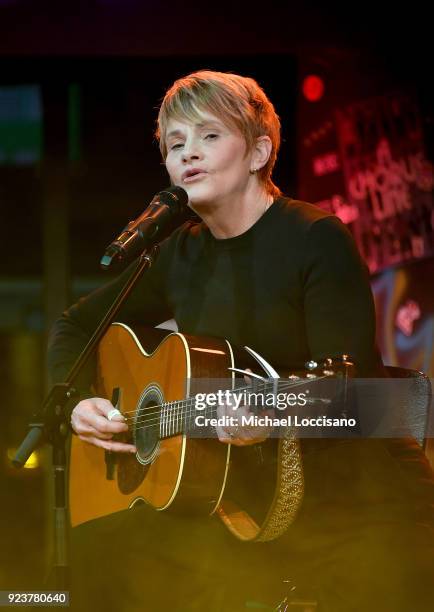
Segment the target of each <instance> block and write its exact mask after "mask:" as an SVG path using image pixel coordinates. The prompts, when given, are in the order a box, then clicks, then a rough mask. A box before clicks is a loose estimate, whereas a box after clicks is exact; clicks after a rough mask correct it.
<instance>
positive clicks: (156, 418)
mask: <svg viewBox="0 0 434 612" xmlns="http://www.w3.org/2000/svg"><path fill="white" fill-rule="evenodd" d="M163 402H164V397H163V393H162V391H161V389H160V388H159V387H157V385H155V384H153V385H151V386H149V387H147V388H146V389H145V390H144V391H143V393H142V395H141V396H140V399H139V402H138V404H137V410H136V418H135V423H134V443H135V445H136V448H137V459H138V461H140V463H142V464H143V465H147V464H148V463H151V462H152V461H153V460H154V458H155V456H156V454H157V451H158V446H159V433H160V408H159V406H160V405H161V404H162V403H163Z"/></svg>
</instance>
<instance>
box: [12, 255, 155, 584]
mask: <svg viewBox="0 0 434 612" xmlns="http://www.w3.org/2000/svg"><path fill="white" fill-rule="evenodd" d="M157 255H158V245H155V246H153V247H152V248H151V249H150V250H149V251H148V250H145V251H143V253H142V254H141V255H140V257H139V260H138V264H137V267H136V268H135V269H134V271H133V273H132V274H131V276H130V277H129V278H128V280H127V282H126V283H125V285H124V286H123V288H122V289H121V291H120V293H119V295H118V296H117V297H116V299H115V300H114V302H113V304H112V305H111V306H110V308H109V310H108V311H107V313H106V314H105V316H104V317H103V319H102V320H101V322H100V324H99V325H98V327H97V328H96V330H95V332H94V333H93V335H92V337H91V339H90V340H89V342H88V343H87V345H86V346H85V348H84V349H83V351H82V353H81V354H80V355H79V357H78V359H77V360H76V362H75V363H74V365H73V366H72V368H71V370H70V372H69V373H68V376H67V377H66V380H65V381H64V382H62V383H57V384H55V385H53V387H52V388H51V390H50V392H49V394H48V396H47V397H46V399H45V400H44V402H43V404H42V407H41V409H40V411H39V412H38V413H36V414H35V415H34V416H33V419H32V422H31V423H29V427H30V431H29V432H28V434H27V436H26V437H25V438H24V440H23V442H22V443H21V445H20V447H19V448H18V450H17V452H16V454H15V457H14V458H13V459H12V463H13V465H14V466H15V467H17V468H21V467H23V466H24V464H25V463H26V461H27V459H28V458H29V457H30V455H31V454H32V452H33V451H34V450H35V449H36V448H37V447H38V446H40V445H42V444H43V443H45V442H48V443H50V444H51V445H52V447H53V448H52V457H53V476H54V563H53V570H54V585H55V589H56V590H58V591H67V590H68V589H69V582H70V576H69V545H68V541H69V540H68V522H69V516H68V502H67V495H66V438H67V435H68V433H69V423H68V422H67V417H66V415H67V410H66V408H67V406H68V404H69V405H70V404H71V403H72V402H73V401H74V400H75V401H76V400H77V398H78V395H79V393H78V391H77V389H76V388H75V386H74V385H75V382H76V380H77V377H78V375H79V374H80V372H81V371H82V369H83V367H84V366H85V365H86V364H87V363H88V361H89V359H90V357H91V356H92V355H93V354H94V353H95V350H96V348H97V346H98V343H99V341H100V340H101V338H102V337H103V335H104V334H105V332H106V331H107V329H108V327H109V325H110V324H111V323H112V321H113V319H114V317H115V316H116V314H117V313H118V312H119V309H120V308H121V306H122V304H123V303H124V301H125V300H126V299H127V297H128V296H129V294H130V293H131V291H132V290H133V288H134V287H135V285H136V284H137V282H138V280H139V279H140V278H141V276H142V275H143V273H144V272H145V270H147V269H148V268H150V267H151V265H152V264H153V262H154V260H155V258H156V257H157Z"/></svg>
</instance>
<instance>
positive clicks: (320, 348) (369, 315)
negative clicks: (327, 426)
mask: <svg viewBox="0 0 434 612" xmlns="http://www.w3.org/2000/svg"><path fill="white" fill-rule="evenodd" d="M157 136H158V138H159V141H160V148H161V152H162V155H163V158H164V160H165V163H166V168H167V170H168V173H169V176H170V179H171V181H172V183H174V184H175V185H179V186H181V187H183V188H184V189H185V190H186V191H187V193H188V197H189V205H190V206H191V207H192V208H193V209H194V210H195V212H196V213H197V214H198V215H199V216H200V217H201V219H202V222H201V223H187V224H185V225H184V226H182V227H181V228H180V229H178V230H177V231H175V232H174V233H173V234H172V235H171V236H170V237H169V238H168V239H167V240H165V241H164V243H163V244H162V245H161V251H160V255H159V257H158V259H157V261H156V263H155V264H154V266H153V267H152V268H151V270H149V271H148V272H147V273H146V275H145V277H144V279H143V282H142V283H140V284H139V286H138V287H137V288H136V290H135V292H134V293H133V295H132V296H131V298H130V299H129V301H128V303H127V304H126V305H125V307H124V309H123V311H122V316H121V317H120V318H121V320H123V321H125V322H126V323H130V324H132V323H134V322H137V321H139V322H141V323H146V324H148V325H156V324H158V323H161V322H162V321H165V320H167V319H170V318H174V319H175V320H176V321H177V323H178V326H179V329H180V331H182V332H185V333H189V334H193V335H201V336H204V335H205V336H219V337H225V338H227V339H228V340H229V341H231V343H232V344H234V345H236V346H239V347H242V346H245V345H248V346H251V347H252V348H254V349H255V350H256V351H257V352H259V353H260V354H261V355H263V356H264V357H265V358H266V359H267V361H269V362H270V363H272V364H273V365H274V366H275V367H277V368H278V367H285V368H297V369H299V368H300V366H301V365H302V364H303V363H304V362H305V361H307V360H308V359H309V358H314V359H322V358H324V357H327V356H339V355H342V354H343V353H347V354H349V355H351V357H352V358H353V360H354V361H355V363H356V366H357V368H358V372H359V374H360V375H362V376H369V375H378V374H379V373H380V372H381V368H382V365H381V360H380V358H379V356H378V352H377V350H376V348H375V344H374V336H375V317H374V306H373V300H372V295H371V292H370V286H369V279H368V274H367V271H366V268H365V266H364V264H363V263H362V262H361V260H360V257H359V254H358V252H357V249H356V247H355V245H354V242H353V240H352V238H351V236H350V234H349V233H348V231H347V230H346V228H345V227H344V226H343V224H342V223H341V222H340V221H339V220H338V219H337V218H336V217H334V216H332V215H329V214H327V213H325V212H323V211H321V210H319V209H318V208H316V207H314V206H311V205H309V204H305V203H302V202H298V201H295V200H291V199H288V198H283V197H281V195H280V191H279V189H278V188H277V187H276V186H275V185H274V184H273V182H272V180H271V173H272V170H273V166H274V163H275V160H276V156H277V152H278V149H279V142H280V125H279V119H278V117H277V115H276V113H275V111H274V108H273V106H272V104H271V102H270V101H269V100H268V98H267V97H266V95H265V93H264V92H263V91H262V89H261V88H260V87H259V86H258V84H257V83H256V82H255V81H254V80H252V79H249V78H245V77H241V76H238V75H233V74H224V73H218V72H210V71H201V72H198V73H194V74H192V75H189V76H187V77H185V78H183V79H180V80H178V81H176V82H175V84H174V85H173V86H172V88H171V89H169V91H168V92H167V93H166V96H165V98H164V100H163V103H162V105H161V108H160V113H159V117H158V131H157ZM126 274H128V272H126ZM123 282H124V275H121V276H120V277H119V278H118V279H116V280H115V281H114V282H112V283H111V284H109V285H107V286H106V287H104V288H103V289H101V290H99V291H97V292H95V293H94V294H92V295H90V296H88V297H87V298H86V299H85V300H82V301H81V302H80V303H79V304H77V305H74V306H72V307H71V308H70V309H69V310H68V311H67V312H66V313H64V315H63V317H62V318H61V319H60V320H59V321H58V322H57V324H56V326H55V328H54V330H53V333H52V339H51V343H50V364H51V372H52V375H53V378H54V380H62V379H63V378H64V377H65V374H66V371H67V370H68V368H69V367H70V365H71V364H72V362H73V361H74V359H75V358H76V356H77V355H78V353H79V351H80V350H81V348H82V347H83V345H84V343H85V342H86V341H87V339H88V338H89V336H90V334H91V333H92V331H93V329H94V328H95V327H96V324H97V323H98V321H99V320H100V318H101V316H102V314H103V312H104V311H105V310H106V309H107V307H108V306H109V304H110V303H111V302H112V300H113V299H114V296H115V295H116V294H117V292H118V291H119V289H120V287H121V286H122V284H123ZM90 376H91V375H90ZM85 387H86V382H85V381H84V382H83V388H85ZM112 410H113V406H112V405H111V404H110V403H109V402H108V401H107V400H105V399H102V398H88V399H83V400H82V401H81V402H79V403H78V404H77V406H76V407H75V408H74V410H73V412H72V417H71V423H72V427H73V429H74V431H75V432H76V433H77V434H78V435H79V436H80V438H81V439H82V440H85V441H86V442H89V443H91V444H94V445H96V446H100V447H102V448H105V449H108V450H114V451H120V452H123V451H124V452H134V451H135V448H134V446H132V445H129V444H124V443H121V442H118V441H114V440H112V437H113V435H114V434H115V433H118V432H121V431H125V430H126V425H125V424H124V423H123V420H122V417H120V416H118V417H117V418H116V417H114V418H112V419H111V420H109V419H108V418H107V417H108V415H109V413H110V411H112ZM245 411H246V412H247V411H248V409H247V408H246V409H245ZM218 435H219V437H220V439H221V441H222V442H224V443H228V442H231V443H232V444H237V445H243V444H252V443H255V442H257V441H259V440H260V439H263V438H264V437H265V436H266V435H267V431H266V430H262V431H258V430H254V431H253V430H252V429H250V428H248V427H243V428H231V427H230V426H228V427H224V428H221V429H220V430H219V431H218ZM304 450H305V452H304V457H303V460H304V470H305V481H306V493H305V499H304V502H303V506H302V509H301V511H300V513H299V516H298V517H297V519H296V521H295V522H294V524H293V525H292V526H291V528H290V529H289V531H288V532H287V533H286V534H285V536H283V537H282V538H280V539H279V540H276V541H275V542H271V543H267V544H261V545H259V544H257V545H254V544H252V545H248V544H243V543H240V542H237V541H235V540H234V539H233V538H232V536H230V535H228V534H227V533H226V532H225V531H224V528H223V527H222V525H220V523H218V521H217V520H213V519H207V520H203V521H200V520H197V519H194V520H192V519H188V518H182V519H181V518H176V517H175V518H173V517H171V516H170V515H168V514H164V513H161V514H160V513H155V512H152V511H150V510H147V509H140V510H138V511H137V512H133V513H128V514H127V515H124V514H121V515H118V516H116V517H113V518H112V519H110V520H106V521H100V522H99V525H94V526H92V525H85V526H83V527H82V528H80V529H78V530H77V535H76V540H77V541H79V540H80V537H81V538H83V539H84V538H86V537H87V535H88V533H89V534H90V537H92V538H93V542H98V544H99V550H98V556H97V555H96V554H93V555H91V554H90V553H89V555H88V558H87V560H86V561H85V562H84V561H83V559H84V558H85V552H84V547H83V546H82V545H81V544H76V555H79V561H78V563H77V565H79V564H81V566H82V567H84V568H85V570H86V574H87V575H89V568H92V567H95V568H98V571H99V573H101V568H102V567H103V566H102V565H101V564H102V563H107V559H110V556H109V551H110V550H116V551H118V550H119V549H120V547H119V543H120V542H121V541H122V542H124V546H123V548H124V551H123V554H122V558H121V560H120V561H119V565H118V566H116V564H115V568H113V567H112V566H110V562H109V565H108V566H107V567H106V572H107V573H110V569H111V570H112V573H111V575H109V580H108V581H107V580H106V581H105V582H104V581H102V582H101V583H100V584H99V585H98V586H95V584H94V580H95V578H94V576H93V578H92V581H90V583H89V581H86V577H85V575H83V576H80V577H79V578H78V579H77V580H76V590H77V591H82V592H83V591H85V594H84V595H83V601H85V600H87V601H88V602H89V601H90V600H91V595H90V591H91V590H92V589H94V590H95V597H96V598H97V599H96V600H99V601H101V597H102V593H103V592H104V590H107V589H108V584H110V580H111V581H112V583H113V585H114V586H115V587H116V590H117V591H118V592H120V593H121V596H120V597H119V601H117V603H116V604H115V606H114V608H115V609H122V606H123V609H125V610H135V609H149V610H160V609H161V610H166V609H174V610H183V611H184V610H194V609H208V610H213V609H216V610H217V609H221V610H225V611H226V610H241V609H244V603H243V602H245V601H246V600H247V599H249V598H250V599H251V598H252V597H254V594H255V589H256V587H257V585H258V584H259V583H261V584H262V586H261V589H260V590H261V597H262V598H263V600H264V601H265V600H266V599H267V598H268V603H270V604H273V603H274V604H276V603H277V601H278V600H279V597H281V595H282V588H281V587H282V581H283V580H290V581H292V582H293V583H294V584H296V585H297V592H299V591H303V589H307V590H308V591H309V593H310V594H312V592H313V591H315V593H316V595H315V597H317V599H318V601H319V602H320V605H321V606H322V608H320V609H323V610H331V611H333V612H336V611H338V610H366V609H367V608H368V607H369V608H370V609H381V610H408V609H412V610H416V609H424V608H422V607H420V608H418V607H417V605H419V604H420V606H422V605H425V602H427V601H429V600H428V599H427V598H426V597H425V596H424V599H422V598H421V599H420V601H419V603H418V602H417V600H416V599H415V597H416V595H418V596H420V588H419V586H418V585H424V588H426V584H425V583H424V582H421V580H422V579H423V577H424V576H425V575H426V577H427V578H428V573H429V572H428V568H429V562H431V563H432V560H433V556H432V555H433V545H432V531H430V527H429V526H428V522H429V520H431V519H432V516H431V515H430V514H429V513H428V511H427V512H426V514H425V516H424V521H423V522H422V523H420V522H419V525H416V514H417V512H418V511H419V510H420V507H419V506H418V508H415V507H413V505H412V500H413V498H414V482H415V478H416V476H412V477H411V478H407V477H406V476H405V474H404V472H403V471H402V470H401V469H400V468H399V464H398V460H397V459H396V458H395V457H394V456H392V454H391V453H390V452H389V450H388V447H387V445H386V444H383V443H382V442H381V441H377V440H371V441H365V442H361V441H356V440H353V441H351V440H348V441H342V443H338V444H334V445H326V447H325V448H324V447H323V448H320V447H319V445H310V446H309V447H307V446H306V448H305V449H304ZM414 452H416V451H414ZM421 461H422V460H421ZM423 470H425V472H423ZM420 471H421V473H422V472H423V475H424V476H425V478H429V477H430V476H429V473H428V471H427V469H426V464H423V463H420ZM412 487H413V489H412ZM429 496H431V500H433V498H434V495H433V487H432V482H431V483H430V484H429V486H428V485H427V486H426V487H425V489H423V491H422V493H421V495H420V496H419V501H420V499H422V498H423V504H424V508H428V498H429ZM418 516H420V512H419V515H418ZM133 533H134V534H135V535H134V537H132V535H131V534H133ZM137 533H139V534H140V535H137ZM398 534H399V535H400V538H401V539H400V544H399V546H397V545H395V548H394V546H393V545H392V544H391V543H392V542H394V541H395V542H396V541H397V540H396V538H397V535H398ZM126 540H128V543H126ZM413 540H414V541H417V542H418V554H417V557H416V555H412V553H411V546H410V544H411V542H412V541H413ZM162 541H164V543H165V546H164V547H162V545H161V544H162ZM187 541H188V544H186V542H187ZM402 542H405V548H404V552H402V549H401V543H402ZM422 542H423V544H422ZM409 547H410V550H409ZM144 550H146V551H147V555H144V552H143V551H144ZM415 550H416V549H415ZM416 558H417V560H418V561H417V563H415V559H416ZM104 560H105V561H104ZM229 564H230V565H229ZM104 567H105V566H104ZM77 571H78V570H76V572H77ZM192 572H194V580H193V579H192ZM103 573H104V572H103ZM169 575H170V585H171V587H170V589H168V588H167V582H166V581H167V579H168V576H169ZM143 576H148V578H147V579H143ZM421 577H422V578H421ZM384 580H386V581H387V584H385V583H384ZM195 591H196V593H195ZM192 593H195V594H192ZM198 593H199V599H198V595H197V594H198ZM73 597H74V591H73ZM201 597H204V599H200V598H201ZM219 598H220V600H219ZM219 601H220V603H219ZM109 602H110V603H112V602H113V593H112V592H111V591H110V597H109V599H108V601H107V602H106V603H105V605H109ZM146 602H148V604H147V605H148V607H146ZM379 602H381V607H380V605H379ZM410 604H411V607H408V606H409V605H410ZM195 606H196V607H195ZM219 606H220V607H219ZM400 606H401V607H400ZM105 609H107V608H105Z"/></svg>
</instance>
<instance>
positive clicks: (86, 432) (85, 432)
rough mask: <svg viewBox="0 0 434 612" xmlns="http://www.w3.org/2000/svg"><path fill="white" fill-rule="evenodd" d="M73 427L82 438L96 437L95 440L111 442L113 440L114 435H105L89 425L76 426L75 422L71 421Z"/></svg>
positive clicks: (80, 424)
mask: <svg viewBox="0 0 434 612" xmlns="http://www.w3.org/2000/svg"><path fill="white" fill-rule="evenodd" d="M71 425H72V428H73V429H74V431H75V432H76V433H77V434H79V435H81V436H88V437H91V436H94V437H95V438H101V439H102V440H111V438H112V437H113V434H112V433H103V432H101V431H98V430H97V429H95V428H94V427H91V426H90V425H87V424H83V423H79V424H76V423H74V421H72V420H71Z"/></svg>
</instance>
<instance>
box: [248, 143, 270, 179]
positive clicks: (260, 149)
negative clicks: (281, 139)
mask: <svg viewBox="0 0 434 612" xmlns="http://www.w3.org/2000/svg"><path fill="white" fill-rule="evenodd" d="M272 148H273V145H272V143H271V138H270V137H269V136H259V137H258V138H257V139H256V143H255V147H254V150H253V155H252V166H253V168H255V171H256V172H257V171H258V170H260V169H261V168H263V167H264V166H265V164H266V163H267V161H268V160H269V159H270V155H271V149H272Z"/></svg>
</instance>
